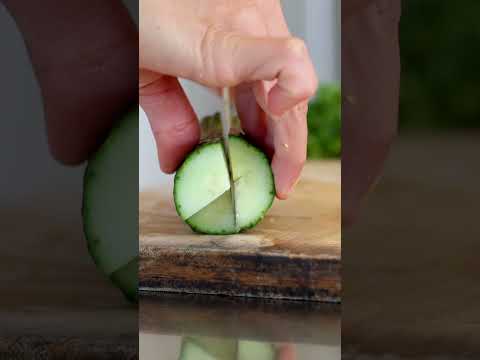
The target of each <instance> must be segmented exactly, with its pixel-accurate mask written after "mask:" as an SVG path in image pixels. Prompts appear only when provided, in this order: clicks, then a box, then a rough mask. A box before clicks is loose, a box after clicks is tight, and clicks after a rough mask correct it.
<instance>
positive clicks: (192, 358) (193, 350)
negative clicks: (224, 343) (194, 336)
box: [179, 339, 220, 360]
mask: <svg viewBox="0 0 480 360" xmlns="http://www.w3.org/2000/svg"><path fill="white" fill-rule="evenodd" d="M179 360H220V359H219V358H216V357H215V356H213V355H212V354H210V353H209V352H207V351H206V350H205V349H203V348H202V347H201V346H200V345H197V343H195V342H193V341H191V340H188V339H187V340H184V341H183V343H182V350H181V352H180V357H179Z"/></svg>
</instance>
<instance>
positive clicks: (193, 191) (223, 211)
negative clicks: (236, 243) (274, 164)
mask: <svg viewBox="0 0 480 360" xmlns="http://www.w3.org/2000/svg"><path fill="white" fill-rule="evenodd" d="M230 156H231V161H232V170H233V178H234V181H235V202H236V205H237V226H236V227H235V223H234V216H233V205H232V201H231V197H230V192H229V190H230V182H229V177H228V170H227V165H226V162H225V158H224V156H223V151H222V145H221V142H220V140H217V141H213V142H210V143H205V144H203V145H200V146H199V147H197V149H196V150H194V151H193V152H192V153H191V154H190V155H189V156H188V157H187V158H186V160H185V161H184V163H183V164H182V166H181V167H180V168H179V169H178V171H177V173H176V175H175V186H174V200H175V204H176V208H177V212H178V214H179V215H180V217H181V218H182V219H183V220H184V221H185V222H186V223H187V224H188V225H190V227H191V228H192V229H193V230H194V231H196V232H200V233H207V234H234V233H236V232H239V231H242V230H245V229H247V228H250V227H253V226H255V225H256V224H257V223H258V222H259V221H260V220H261V219H262V218H263V216H264V215H265V213H266V212H267V211H268V209H269V208H270V207H271V206H272V203H273V199H274V197H275V185H274V181H273V174H272V170H271V167H270V163H269V161H268V158H267V157H266V156H265V154H264V153H263V152H262V151H261V150H259V149H258V148H256V147H255V146H253V145H251V144H250V143H248V142H247V141H246V140H245V139H244V138H243V137H240V136H230Z"/></svg>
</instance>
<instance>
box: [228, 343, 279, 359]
mask: <svg viewBox="0 0 480 360" xmlns="http://www.w3.org/2000/svg"><path fill="white" fill-rule="evenodd" d="M275 357H276V351H275V348H274V347H273V345H272V344H270V343H265V342H259V341H250V340H240V341H239V342H238V357H237V360H251V359H255V360H275Z"/></svg>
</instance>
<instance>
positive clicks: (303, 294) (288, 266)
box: [139, 161, 341, 302]
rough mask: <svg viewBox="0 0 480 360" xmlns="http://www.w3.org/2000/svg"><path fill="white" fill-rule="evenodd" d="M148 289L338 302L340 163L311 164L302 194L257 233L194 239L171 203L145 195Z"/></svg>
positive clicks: (142, 273) (143, 251) (144, 277)
mask: <svg viewBox="0 0 480 360" xmlns="http://www.w3.org/2000/svg"><path fill="white" fill-rule="evenodd" d="M139 207H140V220H139V221H140V270H139V277H140V288H141V289H142V290H152V291H176V292H193V293H208V294H224V295H237V296H253V297H271V298H288V299H301V300H317V301H330V302H338V301H340V298H341V281H340V279H341V278H340V268H341V264H340V260H341V236H340V234H341V231H340V164H339V163H338V162H335V161H332V162H311V163H308V164H307V166H306V168H305V171H304V173H303V175H302V178H301V180H300V182H299V183H298V185H297V188H296V190H295V192H294V193H293V194H292V196H291V197H290V199H289V200H287V201H276V202H275V203H274V205H273V207H272V209H271V210H270V212H269V213H268V214H267V216H266V217H265V219H264V220H263V221H262V222H261V223H260V224H259V225H258V226H257V227H255V228H254V229H252V230H250V231H248V232H245V233H242V234H238V235H231V236H208V235H198V234H194V233H193V232H192V231H191V230H190V228H189V227H188V226H187V225H185V224H184V223H183V222H182V221H181V220H180V218H179V217H178V216H177V214H176V212H175V209H174V205H173V203H172V199H171V196H165V195H162V194H160V193H155V192H145V193H142V194H141V195H140V205H139Z"/></svg>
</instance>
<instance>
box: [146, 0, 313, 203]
mask: <svg viewBox="0 0 480 360" xmlns="http://www.w3.org/2000/svg"><path fill="white" fill-rule="evenodd" d="M139 41H140V43H139V47H140V60H139V61H140V63H139V67H140V78H139V95H140V105H141V106H142V108H143V109H144V110H145V112H146V114H147V116H148V118H149V121H150V125H151V127H152V130H153V133H154V137H155V141H156V144H157V148H158V156H159V161H160V166H161V168H162V170H163V171H165V172H167V173H172V172H174V171H175V170H176V169H177V167H178V166H179V165H180V164H181V162H182V161H183V159H184V157H185V156H186V154H187V153H188V152H189V151H191V150H192V149H193V148H194V147H195V146H196V145H197V143H198V141H199V137H200V129H199V124H198V120H197V118H196V116H195V114H194V112H193V109H192V107H191V105H190V103H189V101H188V99H187V97H186V95H185V93H184V92H183V90H182V88H181V86H180V84H179V82H178V80H177V77H181V78H186V79H190V80H193V81H195V82H197V83H200V84H202V85H205V86H207V87H210V88H216V89H218V88H221V87H226V86H228V87H232V88H234V93H235V103H236V106H237V110H238V113H239V117H240V119H241V122H242V128H243V130H244V131H245V133H246V135H247V137H249V138H250V140H251V141H253V142H254V143H255V144H257V145H258V146H260V147H261V148H263V150H264V151H265V152H266V153H267V154H268V155H269V156H271V158H272V169H273V173H274V176H275V185H276V189H277V197H278V198H280V199H285V198H286V197H287V196H288V194H289V192H290V191H291V189H292V188H293V186H294V185H295V183H296V181H297V180H298V178H299V176H300V172H301V170H302V168H303V164H304V162H305V158H306V143H307V124H306V114H307V109H308V100H309V98H310V97H311V96H312V95H313V94H314V93H315V90H316V87H317V78H316V74H315V70H314V67H313V65H312V62H311V59H310V57H309V54H308V50H307V49H306V46H305V44H304V43H303V42H302V41H301V40H299V39H296V38H294V37H292V36H291V34H290V32H289V30H288V28H287V25H286V22H285V19H284V16H283V13H282V9H281V6H280V2H279V1H278V0H238V1H229V0H203V1H198V0H182V1H174V0H164V1H155V0H141V1H140V34H139Z"/></svg>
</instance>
